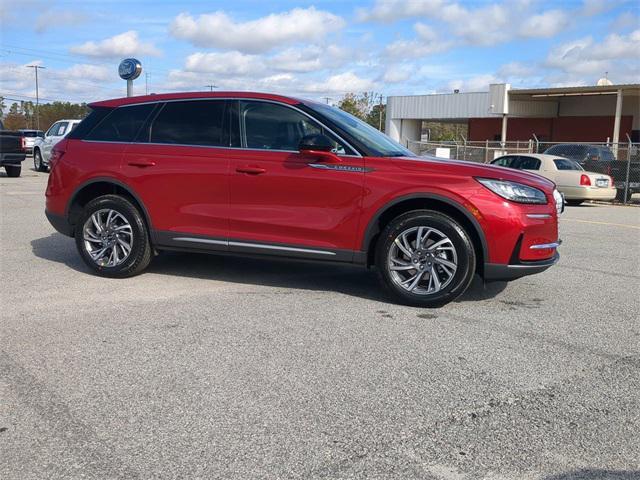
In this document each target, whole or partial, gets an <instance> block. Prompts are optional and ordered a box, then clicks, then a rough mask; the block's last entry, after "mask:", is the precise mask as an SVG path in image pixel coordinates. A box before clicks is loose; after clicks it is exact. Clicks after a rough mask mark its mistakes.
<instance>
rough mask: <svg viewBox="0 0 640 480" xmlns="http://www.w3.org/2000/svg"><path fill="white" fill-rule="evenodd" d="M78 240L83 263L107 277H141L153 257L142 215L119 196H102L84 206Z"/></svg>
mask: <svg viewBox="0 0 640 480" xmlns="http://www.w3.org/2000/svg"><path fill="white" fill-rule="evenodd" d="M96 219H97V222H98V225H96V223H95V220H96ZM110 219H113V220H111V222H110ZM75 241H76V247H77V249H78V252H79V253H80V256H81V257H82V260H84V262H85V263H86V264H87V266H88V267H89V268H91V269H92V270H93V271H94V272H96V273H97V274H98V275H100V276H103V277H111V278H126V277H132V276H134V275H138V274H139V273H141V272H142V271H143V270H144V269H145V268H147V266H148V265H149V263H150V262H151V258H152V255H153V251H152V248H151V242H150V241H149V230H148V228H147V225H146V222H145V220H144V218H143V216H142V214H141V213H140V211H139V210H138V209H137V208H136V207H135V206H134V205H133V204H132V203H131V202H130V201H129V200H127V199H126V198H124V197H121V196H119V195H104V196H102V197H98V198H96V199H94V200H91V201H90V202H89V203H88V204H87V205H86V206H85V207H84V210H83V212H82V214H81V215H80V218H79V219H78V222H77V223H76V225H75ZM114 250H115V252H114Z"/></svg>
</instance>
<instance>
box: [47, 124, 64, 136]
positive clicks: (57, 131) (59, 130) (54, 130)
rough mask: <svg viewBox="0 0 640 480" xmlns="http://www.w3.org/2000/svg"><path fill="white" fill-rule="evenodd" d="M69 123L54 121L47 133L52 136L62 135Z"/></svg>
mask: <svg viewBox="0 0 640 480" xmlns="http://www.w3.org/2000/svg"><path fill="white" fill-rule="evenodd" d="M67 125H68V123H67V122H57V123H54V124H53V125H52V126H51V128H50V129H49V131H48V132H47V135H49V136H51V137H61V136H62V135H64V134H65V132H66V131H67Z"/></svg>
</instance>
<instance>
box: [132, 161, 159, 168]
mask: <svg viewBox="0 0 640 480" xmlns="http://www.w3.org/2000/svg"><path fill="white" fill-rule="evenodd" d="M128 165H130V166H132V167H139V168H146V167H155V166H156V162H151V161H149V162H143V161H139V162H129V163H128Z"/></svg>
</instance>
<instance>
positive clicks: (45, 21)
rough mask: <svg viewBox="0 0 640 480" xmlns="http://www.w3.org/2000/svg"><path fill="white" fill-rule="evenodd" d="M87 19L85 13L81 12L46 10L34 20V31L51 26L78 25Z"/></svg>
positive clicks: (41, 30) (43, 29) (48, 28)
mask: <svg viewBox="0 0 640 480" xmlns="http://www.w3.org/2000/svg"><path fill="white" fill-rule="evenodd" d="M86 20H87V15H85V14H84V13H82V12H75V11H72V10H55V9H52V10H46V11H44V12H43V13H41V14H40V15H38V18H37V19H36V22H35V26H34V28H35V31H36V32H38V33H43V32H45V31H46V30H50V29H53V28H61V27H69V26H75V25H80V24H82V23H84V22H86Z"/></svg>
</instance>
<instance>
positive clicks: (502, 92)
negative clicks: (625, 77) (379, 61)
mask: <svg viewBox="0 0 640 480" xmlns="http://www.w3.org/2000/svg"><path fill="white" fill-rule="evenodd" d="M423 121H430V122H452V123H466V124H467V134H468V138H467V140H469V141H487V140H488V141H501V142H503V143H504V142H507V141H518V140H524V141H526V140H529V139H531V138H534V135H535V137H536V138H537V139H538V140H540V141H546V142H611V143H618V142H626V141H628V139H629V138H630V139H631V141H633V142H638V141H639V140H640V84H632V85H603V86H588V87H563V88H541V89H512V88H511V85H509V84H507V83H502V84H492V85H490V86H489V91H488V92H473V93H448V94H433V95H412V96H391V97H389V98H388V100H387V120H386V133H387V135H389V136H390V137H392V138H393V139H395V140H398V141H400V142H401V143H404V144H407V143H409V142H411V141H419V140H420V139H421V133H422V131H421V130H422V122H423ZM627 135H628V137H627Z"/></svg>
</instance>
